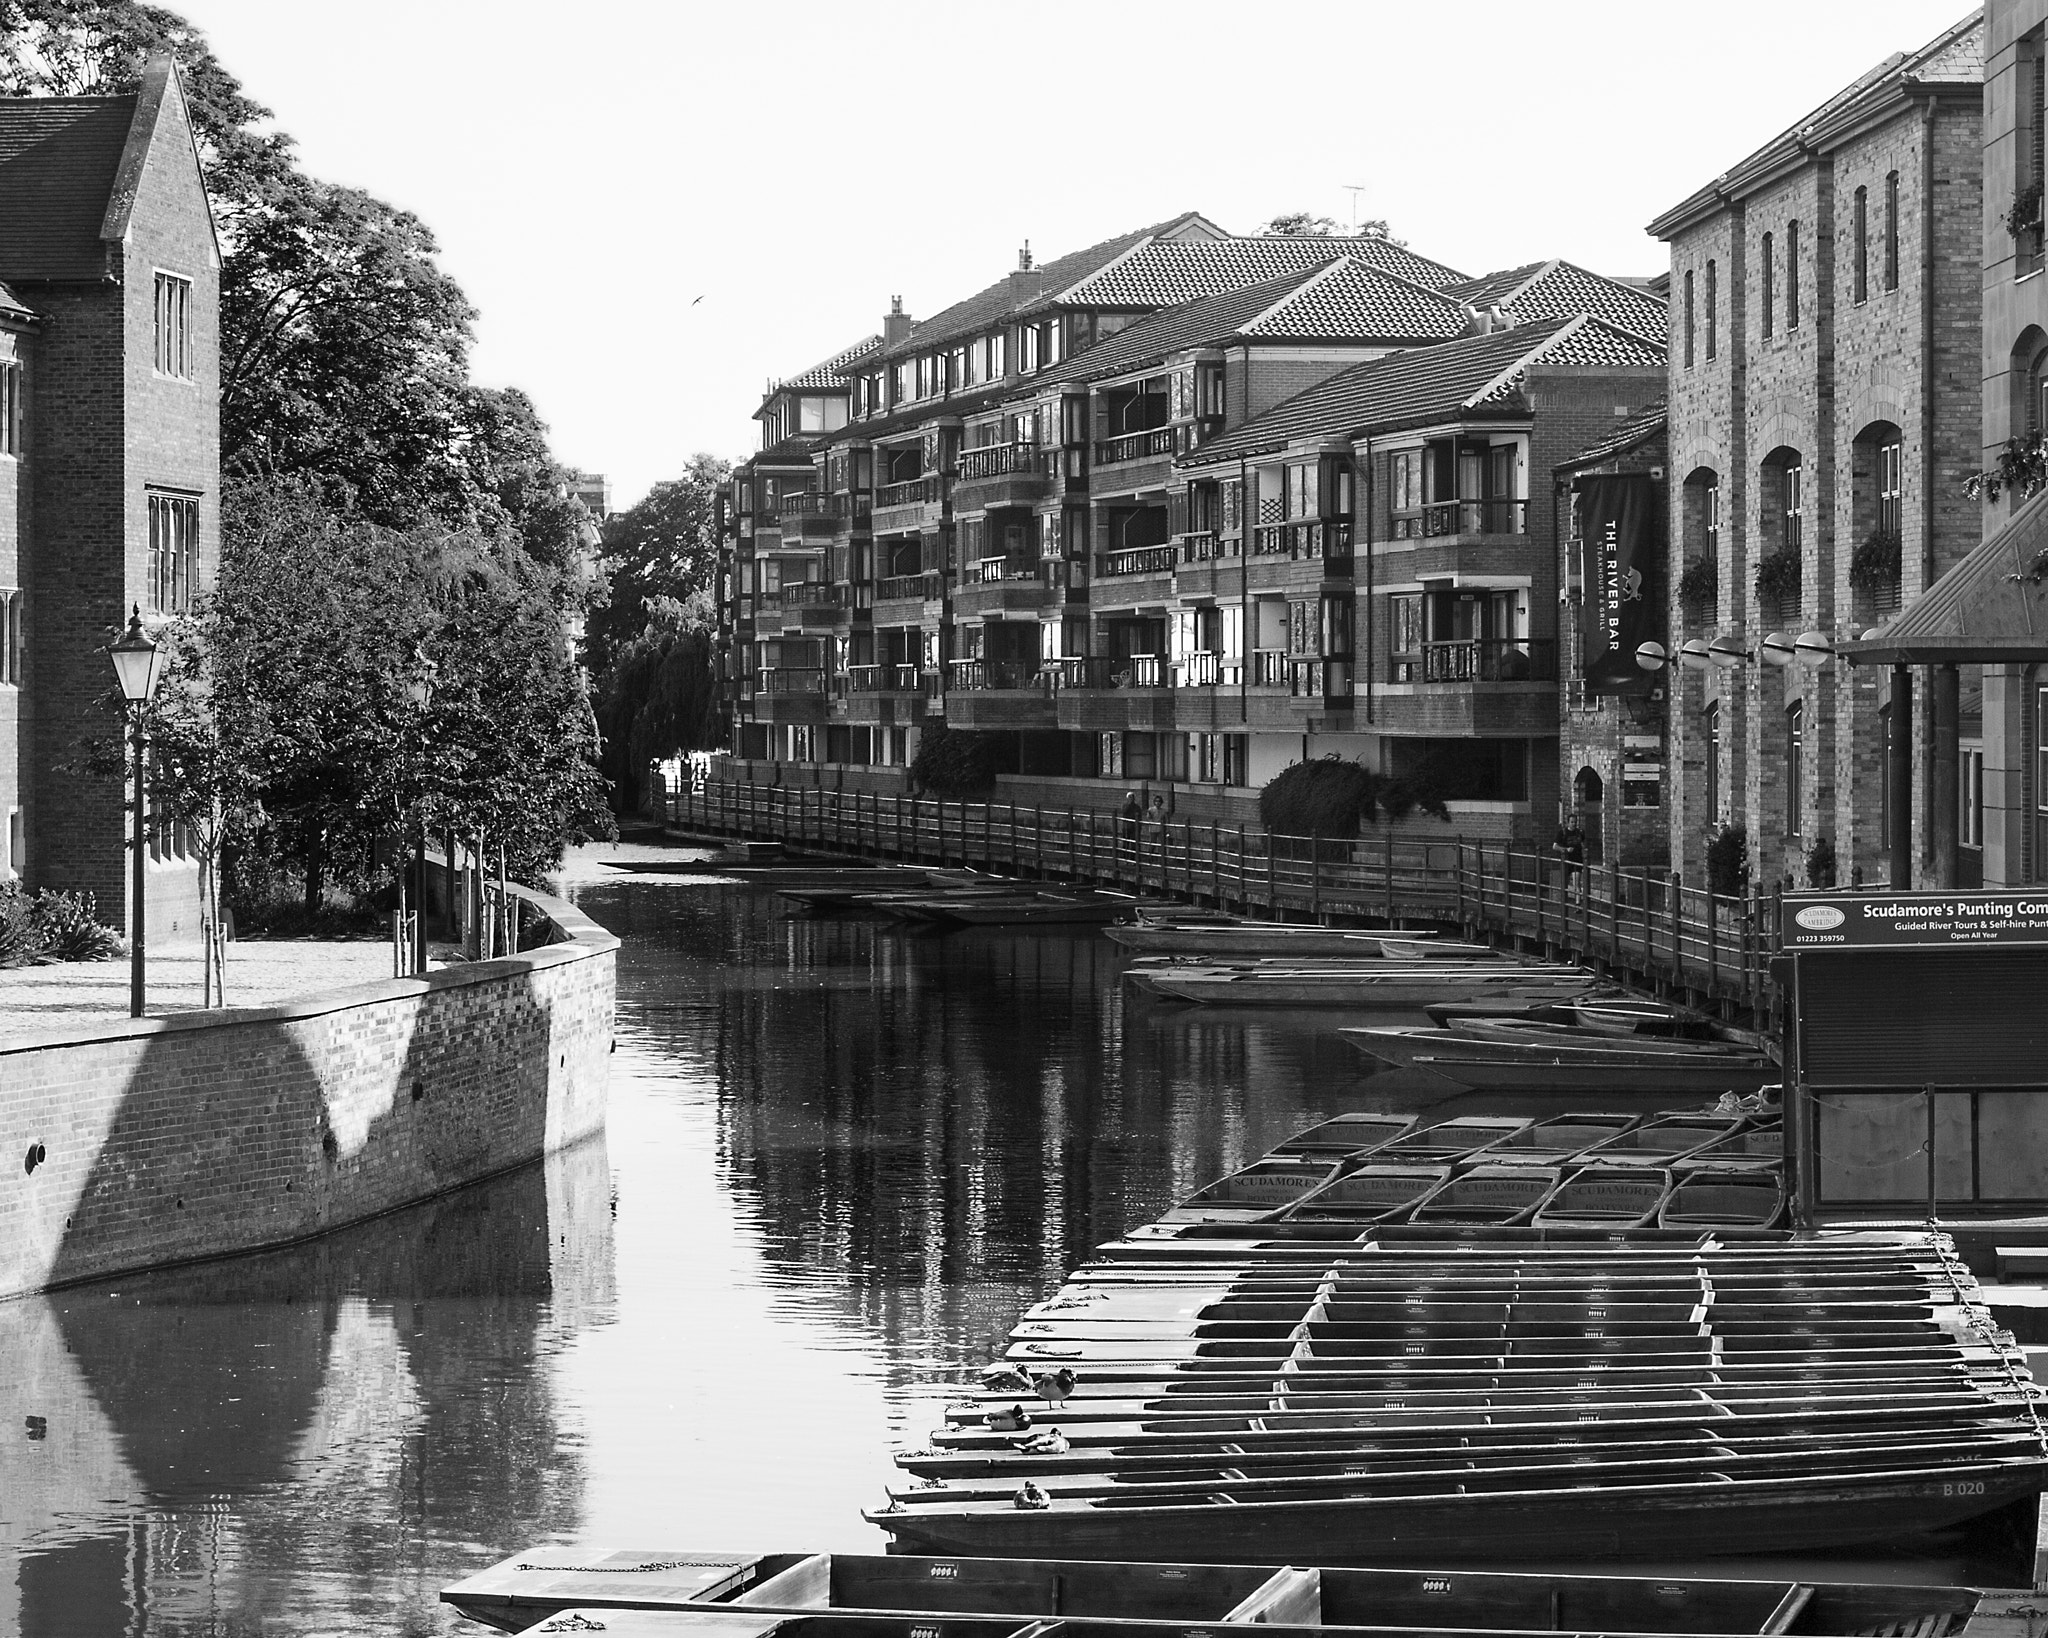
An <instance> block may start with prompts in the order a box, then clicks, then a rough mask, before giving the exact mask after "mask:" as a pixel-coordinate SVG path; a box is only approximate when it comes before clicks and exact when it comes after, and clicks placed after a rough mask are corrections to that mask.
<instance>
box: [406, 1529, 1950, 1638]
mask: <svg viewBox="0 0 2048 1638" xmlns="http://www.w3.org/2000/svg"><path fill="white" fill-rule="evenodd" d="M726 1566H734V1567H733V1568H730V1569H728V1568H726ZM700 1576H708V1577H715V1578H717V1579H719V1580H721V1581H723V1582H724V1583H725V1585H723V1586H721V1587H718V1588H716V1589H715V1590H714V1589H708V1588H701V1587H700V1586H699V1585H698V1578H699V1577H700ZM441 1596H442V1599H443V1600H444V1601H445V1602H447V1603H449V1604H452V1605H453V1606H455V1607H456V1608H457V1609H459V1610H461V1611H462V1612H463V1613H464V1614H465V1615H469V1616H471V1617H473V1618H474V1619H477V1620H480V1621H485V1622H488V1623H490V1624H492V1625H494V1626H497V1627H500V1628H501V1629H505V1630H514V1629H517V1628H520V1627H524V1626H527V1625H528V1624H530V1623H532V1622H536V1621H543V1620H546V1619H547V1618H549V1617H550V1616H553V1615H556V1614H558V1613H560V1612H562V1611H564V1610H570V1609H577V1608H582V1609H588V1610H592V1611H602V1612H604V1615H603V1618H604V1620H605V1621H606V1622H607V1623H608V1625H607V1628H606V1630H609V1631H614V1632H622V1631H624V1630H625V1629H624V1627H623V1625H621V1624H619V1623H618V1622H617V1619H616V1618H617V1615H618V1613H619V1612H622V1611H628V1610H644V1611H649V1612H673V1614H674V1616H675V1617H676V1618H677V1621H678V1623H684V1622H687V1623H694V1622H695V1621H697V1620H698V1619H700V1618H701V1617H702V1616H704V1615H715V1614H718V1613H720V1612H724V1613H725V1614H726V1615H727V1618H728V1619H730V1618H731V1617H733V1616H739V1615H743V1614H744V1615H751V1616H755V1617H760V1618H764V1619H772V1618H773V1617H775V1616H776V1615H778V1614H792V1615H804V1614H813V1615H815V1614H820V1613H834V1614H839V1615H845V1616H861V1615H869V1614H880V1613H883V1612H887V1613H890V1614H893V1615H897V1616H909V1617H918V1618H923V1619H926V1620H929V1619H930V1618H931V1617H932V1616H936V1615H948V1616H951V1615H1008V1616H1011V1617H1013V1618H1015V1619H1016V1620H1017V1621H1019V1622H1020V1623H1022V1622H1024V1621H1026V1620H1029V1621H1034V1622H1043V1621H1045V1620H1046V1619H1047V1618H1048V1617H1055V1616H1056V1617H1057V1618H1058V1623H1059V1626H1060V1627H1063V1628H1064V1627H1071V1628H1073V1630H1074V1633H1075V1635H1076V1638H1082V1635H1083V1634H1093V1635H1094V1638H1111V1635H1112V1634H1113V1633H1122V1632H1130V1633H1157V1632H1159V1631H1160V1630H1161V1628H1160V1625H1158V1624H1168V1625H1170V1626H1171V1627H1174V1628H1180V1629H1185V1628H1186V1627H1187V1626H1188V1625H1189V1624H1191V1623H1200V1624H1205V1625H1209V1624H1214V1625H1222V1624H1238V1625H1244V1624H1255V1625H1258V1626H1261V1627H1267V1628H1278V1629H1279V1631H1280V1633H1282V1634H1294V1633H1310V1632H1317V1631H1322V1632H1331V1633H1332V1638H1339V1635H1341V1634H1342V1633H1343V1632H1344V1631H1346V1630H1347V1629H1355V1630H1357V1631H1359V1632H1360V1633H1361V1634H1363V1633H1364V1632H1367V1631H1370V1632H1374V1633H1380V1634H1387V1635H1390V1638H1391V1635H1393V1634H1404V1633H1406V1632H1408V1631H1416V1632H1427V1633H1438V1632H1444V1631H1457V1632H1470V1633H1474V1634H1477V1633H1480V1632H1487V1633H1528V1632H1549V1633H1559V1632H1577V1631H1585V1632H1593V1633H1601V1634H1629V1633H1693V1634H1708V1633H1722V1634H1737V1633H1763V1632H1782V1633H1811V1634H1842V1635H1847V1634H1852V1633H1864V1632H1874V1631H1878V1630H1887V1631H1889V1630H1892V1629H1893V1628H1898V1629H1899V1630H1902V1631H1904V1630H1908V1629H1910V1630H1911V1631H1912V1632H1913V1633H1915V1634H1917V1635H1919V1638H1950V1635H1951V1633H1953V1632H1954V1631H1955V1630H1956V1629H1957V1628H1959V1627H1960V1626H1961V1624H1962V1623H1963V1622H1964V1621H1966V1620H1967V1619H1968V1618H1969V1617H1970V1615H1971V1614H1972V1612H1973V1611H1975V1610H1977V1609H1978V1608H1979V1607H1980V1601H1983V1602H1990V1600H1986V1599H1985V1598H1984V1595H1982V1594H1979V1593H1978V1592H1976V1591H1975V1590H1973V1589H1968V1588H1960V1587H1915V1586H1859V1585H1855V1584H1831V1583H1826V1582H1820V1583H1811V1582H1798V1581H1793V1580H1789V1579H1764V1580H1716V1579H1711V1578H1706V1577H1694V1576H1686V1577H1671V1576H1660V1577H1656V1578H1644V1577H1630V1576H1605V1575H1570V1574H1542V1573H1521V1574H1518V1573H1515V1572H1511V1571H1509V1572H1503V1571H1470V1570H1445V1571H1430V1572H1426V1573H1425V1572H1417V1571H1412V1570H1361V1569H1343V1568H1338V1567H1335V1566H1331V1567H1318V1568H1312V1569H1278V1570H1276V1569H1274V1568H1273V1567H1272V1566H1269V1565H1232V1564H1174V1563H1115V1564H1104V1563H1100V1562H1091V1561H1087V1560H1072V1559H1015V1558H997V1559H989V1558H965V1557H949V1558H943V1559H935V1558H928V1557H917V1556H910V1555H882V1554H850V1553H832V1554H810V1555H804V1554H797V1553H771V1554H761V1555H758V1556H750V1555H747V1554H731V1555H705V1554H691V1553H687V1552H683V1553H673V1552H671V1553H662V1552H637V1553H629V1552H617V1551H611V1550H608V1549H604V1548H586V1547H561V1546H542V1547H534V1548H530V1549H528V1550H527V1551H526V1552H524V1553H521V1554H518V1555H516V1556H515V1557H513V1558H510V1559H506V1560H504V1561H503V1562H501V1563H499V1564H495V1565H492V1566H490V1567H489V1568H487V1569H484V1570H481V1571H479V1572H477V1573H476V1574H474V1575H471V1576H469V1577H467V1578H466V1579H464V1580H462V1581H460V1582H457V1583H456V1584H455V1585H453V1586H451V1587H448V1588H446V1589H445V1590H444V1591H443V1592H442V1594H441ZM593 1619H594V1618H593ZM1147 1623H1153V1625H1149V1626H1148V1625H1147ZM949 1625H950V1623H949ZM1333 1629H1334V1631H1333ZM586 1630H587V1629H586ZM650 1630H651V1631H668V1632H674V1633H676V1634H677V1635H678V1638H681V1635H683V1634H693V1635H695V1638H712V1629H708V1628H700V1627H698V1626H695V1625H693V1624H688V1625H686V1624H672V1625H670V1626H668V1627H663V1628H651V1629H650ZM718 1630H719V1631H720V1632H723V1630H724V1629H718ZM875 1638H881V1635H880V1634H876V1635H875ZM905 1638H907V1635H905Z"/></svg>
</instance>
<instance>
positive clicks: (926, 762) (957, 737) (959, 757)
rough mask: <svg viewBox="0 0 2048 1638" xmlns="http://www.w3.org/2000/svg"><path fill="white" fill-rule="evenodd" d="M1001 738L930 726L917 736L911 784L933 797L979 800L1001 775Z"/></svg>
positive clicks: (960, 729) (935, 725)
mask: <svg viewBox="0 0 2048 1638" xmlns="http://www.w3.org/2000/svg"><path fill="white" fill-rule="evenodd" d="M1004 750H1005V746H1004V744H1003V742H1002V740H1001V738H1000V736H998V735H995V734H980V733H976V732H974V731H973V730H972V729H966V728H948V727H947V726H946V725H945V724H944V723H942V722H940V723H933V724H932V725H931V726H930V727H929V728H927V729H925V730H924V731H923V732H922V733H921V734H919V735H918V739H917V755H916V756H914V757H912V758H911V759H910V779H911V783H912V784H913V785H915V786H917V787H919V788H921V789H923V790H925V791H928V792H930V793H931V794H932V795H933V796H979V795H980V794H981V793H982V792H984V791H991V790H994V789H995V784H996V775H997V774H999V773H1002V772H1004V771H1005V770H1004V767H1003V762H1004V756H1003V752H1004Z"/></svg>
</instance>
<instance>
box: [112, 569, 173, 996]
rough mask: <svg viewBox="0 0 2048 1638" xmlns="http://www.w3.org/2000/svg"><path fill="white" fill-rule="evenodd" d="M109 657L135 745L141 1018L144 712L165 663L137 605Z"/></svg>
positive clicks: (131, 986) (133, 971)
mask: <svg viewBox="0 0 2048 1638" xmlns="http://www.w3.org/2000/svg"><path fill="white" fill-rule="evenodd" d="M107 655H108V657H109V658H110V659H111V660H112V661H113V662H114V675H115V677H116V678H117V679H118V680H119V681H120V684H121V698H122V699H123V700H124V701H125V702H126V703H127V705H128V726H129V733H130V736H131V737H132V738H133V740H134V744H135V753H134V754H135V836H134V847H135V862H134V867H133V868H134V887H133V889H132V891H131V897H132V899H133V901H134V903H133V907H132V908H131V909H130V911H129V917H130V925H129V928H128V1016H129V1017H131V1018H140V1017H141V1016H142V935H143V911H144V897H145V890H146V885H147V884H146V881H145V878H144V876H143V870H142V861H143V849H144V848H145V847H146V846H147V845H148V841H147V837H146V835H145V832H146V829H147V823H148V808H147V802H146V799H145V797H144V794H143V772H144V762H143V738H142V715H143V711H144V710H145V708H146V707H147V706H148V705H149V702H150V700H151V698H152V697H153V696H154V695H155V693H156V683H157V675H158V672H159V671H160V670H161V668H162V665H163V650H162V649H160V648H158V647H157V645H156V644H155V643H153V642H151V641H150V640H149V638H148V636H147V635H146V634H145V633H144V631H143V629H142V608H141V605H140V604H137V605H136V606H135V607H134V608H133V610H132V611H131V612H130V614H129V616H128V629H127V630H126V631H125V632H123V633H122V634H121V637H120V638H119V640H117V641H116V642H115V643H114V644H113V645H112V646H111V647H110V648H109V649H108V650H107Z"/></svg>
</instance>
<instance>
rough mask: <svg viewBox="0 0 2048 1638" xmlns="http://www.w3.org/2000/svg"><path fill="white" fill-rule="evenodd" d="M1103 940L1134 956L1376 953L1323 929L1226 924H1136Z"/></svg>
mask: <svg viewBox="0 0 2048 1638" xmlns="http://www.w3.org/2000/svg"><path fill="white" fill-rule="evenodd" d="M1109 936H1110V937H1111V938H1112V939H1114V940H1115V941H1116V942H1117V943H1118V944H1121V945H1122V946H1123V947H1124V948H1125V949H1127V950H1130V951H1132V952H1134V953H1136V954H1138V955H1193V956H1223V957H1227V956H1314V957H1323V956H1360V957H1373V956H1377V955H1378V953H1379V951H1378V947H1377V945H1376V944H1374V943H1373V942H1372V940H1371V938H1370V935H1365V934H1357V933H1344V932H1337V931H1333V930H1331V929H1329V928H1323V927H1302V928H1280V927H1232V926H1230V925H1229V924H1228V923H1227V922H1218V923H1216V924H1214V925H1213V926H1212V927H1202V928H1196V927H1148V926H1146V925H1144V924H1143V923H1139V924H1138V925H1136V926H1133V927H1118V928H1114V929H1112V931H1111V932H1110V935H1109Z"/></svg>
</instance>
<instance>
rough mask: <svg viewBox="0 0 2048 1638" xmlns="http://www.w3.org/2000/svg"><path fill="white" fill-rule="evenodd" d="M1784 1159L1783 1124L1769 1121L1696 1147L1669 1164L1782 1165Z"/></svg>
mask: <svg viewBox="0 0 2048 1638" xmlns="http://www.w3.org/2000/svg"><path fill="white" fill-rule="evenodd" d="M1784 1161H1785V1128H1784V1125H1783V1123H1782V1122H1778V1121H1771V1122H1766V1123H1760V1124H1758V1125H1755V1126H1751V1127H1748V1128H1747V1129H1745V1130H1743V1131H1740V1132H1737V1133H1735V1134H1734V1135H1733V1136H1732V1137H1725V1138H1722V1139H1721V1140H1720V1141H1719V1142H1717V1143H1710V1144H1708V1145H1707V1146H1706V1148H1704V1149H1695V1150H1694V1151H1693V1152H1692V1153H1691V1154H1689V1155H1685V1156H1683V1157H1681V1158H1680V1159H1678V1160H1676V1161H1674V1162H1673V1163H1672V1164H1673V1165H1674V1166H1676V1167H1677V1168H1678V1169H1679V1170H1681V1171H1690V1170H1693V1169H1695V1168H1697V1167H1700V1166H1782V1165H1783V1164H1784Z"/></svg>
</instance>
